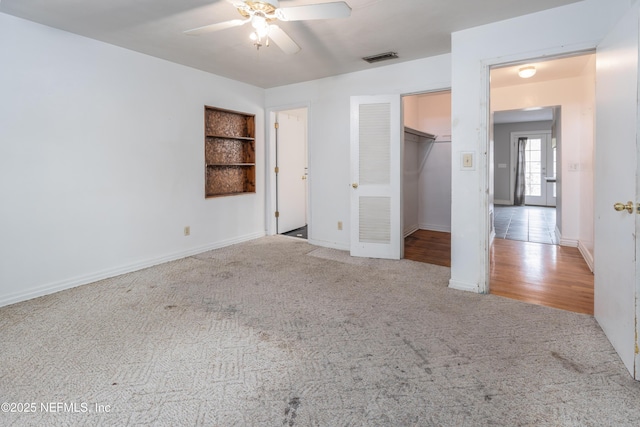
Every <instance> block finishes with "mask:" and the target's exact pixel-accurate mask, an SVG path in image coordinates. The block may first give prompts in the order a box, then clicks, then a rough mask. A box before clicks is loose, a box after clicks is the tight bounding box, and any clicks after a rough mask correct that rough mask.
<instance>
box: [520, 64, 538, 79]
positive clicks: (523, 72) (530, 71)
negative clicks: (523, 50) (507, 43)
mask: <svg viewBox="0 0 640 427" xmlns="http://www.w3.org/2000/svg"><path fill="white" fill-rule="evenodd" d="M535 74H536V67H534V66H533V65H529V66H527V67H522V68H520V69H519V70H518V75H519V76H520V77H522V78H523V79H528V78H530V77H533V76H534V75H535Z"/></svg>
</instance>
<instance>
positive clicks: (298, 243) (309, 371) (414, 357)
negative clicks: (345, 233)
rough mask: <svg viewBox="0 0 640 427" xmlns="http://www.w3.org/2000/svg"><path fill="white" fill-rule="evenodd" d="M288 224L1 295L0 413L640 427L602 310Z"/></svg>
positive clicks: (5, 419) (88, 421) (157, 421)
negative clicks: (14, 300)
mask: <svg viewBox="0 0 640 427" xmlns="http://www.w3.org/2000/svg"><path fill="white" fill-rule="evenodd" d="M449 273H450V272H449V269H448V268H447V267H440V266H434V265H429V264H423V263H418V262H413V261H409V260H402V261H386V260H371V259H358V258H351V257H349V255H348V253H346V252H342V251H338V250H334V249H327V248H317V247H314V246H311V245H309V244H308V243H307V242H305V241H303V240H295V239H290V238H286V237H282V236H274V237H265V238H261V239H258V240H254V241H251V242H246V243H242V244H239V245H234V246H230V247H227V248H223V249H219V250H214V251H210V252H206V253H202V254H200V255H197V256H193V257H189V258H185V259H182V260H178V261H174V262H169V263H166V264H162V265H158V266H155V267H152V268H148V269H145V270H141V271H138V272H134V273H129V274H125V275H122V276H119V277H115V278H111V279H107V280H103V281H100V282H96V283H93V284H90V285H86V286H81V287H78V288H74V289H70V290H67V291H63V292H59V293H56V294H52V295H48V296H44V297H41V298H37V299H33V300H30V301H26V302H22V303H18V304H14V305H11V306H6V307H2V308H0V343H1V344H0V361H1V364H0V396H2V402H7V404H8V406H7V405H6V404H4V403H3V405H2V411H3V412H2V413H0V425H16V426H27V425H34V426H41V425H47V426H56V425H87V426H93V425H95V426H103V425H118V426H128V425H129V426H136V425H154V426H163V425H166V426H196V425H205V426H279V425H285V426H297V425H299V426H474V427H475V426H496V425H498V426H614V425H615V426H637V425H640V383H638V382H635V381H634V380H633V379H632V378H631V377H630V375H629V374H628V372H627V371H626V370H625V368H624V366H623V365H622V363H621V361H620V360H619V358H618V356H617V355H616V353H615V351H614V350H613V348H612V347H611V345H610V344H609V342H608V341H607V339H606V337H605V336H604V334H603V332H602V331H601V329H600V328H599V327H598V325H597V323H596V321H595V320H594V318H593V317H591V316H588V315H582V314H576V313H570V312H565V311H561V310H556V309H552V308H547V307H541V306H537V305H529V304H526V303H522V302H519V301H513V300H509V299H504V298H501V297H498V296H495V295H477V294H472V293H466V292H460V291H455V290H452V289H449V288H447V282H448V279H449Z"/></svg>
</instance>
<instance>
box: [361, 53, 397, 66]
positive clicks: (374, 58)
mask: <svg viewBox="0 0 640 427" xmlns="http://www.w3.org/2000/svg"><path fill="white" fill-rule="evenodd" d="M397 57H398V54H397V53H396V52H385V53H379V54H377V55H371V56H365V57H364V58H362V59H364V60H365V61H367V62H368V63H369V64H373V63H374V62H380V61H387V60H389V59H396V58H397Z"/></svg>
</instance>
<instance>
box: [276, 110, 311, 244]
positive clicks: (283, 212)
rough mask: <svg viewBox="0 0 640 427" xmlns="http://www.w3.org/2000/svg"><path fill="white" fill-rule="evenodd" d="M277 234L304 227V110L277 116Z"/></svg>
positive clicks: (279, 113) (305, 182) (305, 190)
mask: <svg viewBox="0 0 640 427" xmlns="http://www.w3.org/2000/svg"><path fill="white" fill-rule="evenodd" d="M276 121H277V123H278V128H277V130H276V132H277V137H276V138H277V139H276V141H277V142H276V144H277V154H276V157H277V166H278V181H277V186H278V190H277V191H278V212H279V216H278V233H286V232H288V231H291V230H296V229H298V228H301V227H304V226H305V225H307V168H306V164H307V161H306V159H307V126H306V123H307V110H306V108H301V109H296V110H289V111H280V112H278V113H277V116H276Z"/></svg>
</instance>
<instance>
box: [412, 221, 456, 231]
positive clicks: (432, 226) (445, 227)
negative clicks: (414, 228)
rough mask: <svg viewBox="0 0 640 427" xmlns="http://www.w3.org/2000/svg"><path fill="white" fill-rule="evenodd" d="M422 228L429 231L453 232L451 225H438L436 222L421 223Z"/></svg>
mask: <svg viewBox="0 0 640 427" xmlns="http://www.w3.org/2000/svg"><path fill="white" fill-rule="evenodd" d="M419 227H420V230H429V231H441V232H443V233H451V226H450V225H436V224H425V223H420V224H419Z"/></svg>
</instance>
